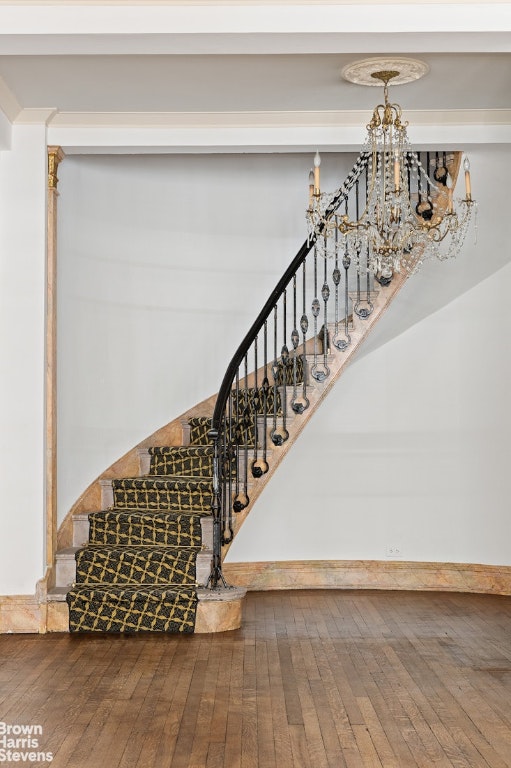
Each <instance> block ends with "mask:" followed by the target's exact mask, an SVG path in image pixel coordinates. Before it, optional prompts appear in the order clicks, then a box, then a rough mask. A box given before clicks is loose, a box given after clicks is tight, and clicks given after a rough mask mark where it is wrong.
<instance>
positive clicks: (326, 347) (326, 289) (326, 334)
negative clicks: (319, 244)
mask: <svg viewBox="0 0 511 768" xmlns="http://www.w3.org/2000/svg"><path fill="white" fill-rule="evenodd" d="M323 245H324V252H323V255H324V258H323V265H324V268H323V286H322V288H321V298H322V299H323V334H322V336H323V369H324V373H325V378H326V377H327V376H329V375H330V368H329V367H328V355H329V354H330V331H329V329H328V299H329V298H330V286H329V285H328V273H327V236H326V235H324V237H323Z"/></svg>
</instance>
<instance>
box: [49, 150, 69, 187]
mask: <svg viewBox="0 0 511 768" xmlns="http://www.w3.org/2000/svg"><path fill="white" fill-rule="evenodd" d="M64 157H65V155H64V150H63V149H62V147H48V189H57V185H58V183H59V180H58V177H57V171H58V167H59V163H60V162H61V161H62V160H63V159H64Z"/></svg>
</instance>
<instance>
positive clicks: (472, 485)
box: [229, 264, 511, 565]
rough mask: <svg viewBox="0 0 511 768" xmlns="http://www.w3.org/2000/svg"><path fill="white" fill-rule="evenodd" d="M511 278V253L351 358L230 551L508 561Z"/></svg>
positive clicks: (237, 555) (265, 556)
mask: <svg viewBox="0 0 511 768" xmlns="http://www.w3.org/2000/svg"><path fill="white" fill-rule="evenodd" d="M437 266H438V268H439V269H438V271H437V274H438V277H440V270H441V268H442V266H443V265H441V264H439V265H437ZM416 279H417V280H420V276H418V277H417V278H416ZM510 280H511V265H509V264H508V265H507V266H505V267H503V268H502V269H501V270H500V271H499V272H497V273H496V274H494V275H492V276H491V277H489V278H487V279H486V280H485V281H484V282H483V283H481V284H480V285H478V286H476V287H475V288H473V289H471V290H470V291H468V292H467V293H465V294H464V295H463V296H461V297H460V298H458V299H456V300H454V301H453V302H452V303H451V304H449V305H448V306H446V307H445V308H443V309H441V310H439V311H438V312H436V313H434V314H433V315H431V316H430V317H428V318H427V319H425V320H424V321H423V322H421V323H420V324H417V325H415V326H413V327H412V328H410V329H409V330H407V331H406V332H405V333H403V334H402V335H400V336H398V337H397V338H395V339H393V340H392V341H390V342H388V343H387V344H385V345H384V346H382V347H380V348H379V349H377V350H376V351H374V352H373V353H372V354H370V355H368V356H366V357H364V358H363V359H362V360H360V361H359V362H358V363H356V364H354V365H353V366H352V367H350V368H349V369H348V370H347V371H346V373H345V374H344V376H343V377H342V378H341V380H340V381H339V383H338V384H337V386H336V388H335V389H334V390H333V392H332V393H331V394H330V396H329V397H328V399H327V401H326V402H325V403H324V405H323V406H322V407H321V408H320V410H319V411H318V413H317V414H316V415H315V417H314V418H313V419H312V420H311V422H310V423H309V424H308V426H307V427H306V429H305V430H304V432H303V433H302V436H301V437H300V439H299V440H298V442H297V444H296V445H295V446H294V448H293V451H292V452H291V454H290V455H289V457H288V459H287V460H286V461H285V462H284V464H283V465H282V468H281V470H280V471H279V472H278V473H277V475H276V477H275V478H274V480H272V483H271V486H270V487H269V488H268V489H267V490H266V491H265V493H264V494H263V496H262V497H261V499H260V500H259V502H258V504H257V505H256V507H255V508H254V511H253V512H252V514H251V515H250V516H249V518H248V520H247V522H246V523H245V524H244V526H243V528H242V530H241V532H240V534H239V535H238V537H237V539H236V540H235V542H234V544H233V546H232V548H231V551H230V553H229V560H230V561H234V562H236V561H241V562H243V561H252V560H255V561H257V560H295V559H297V560H298V559H334V560H335V559H340V560H344V559H346V560H349V559H374V560H381V559H385V558H386V557H387V555H388V548H390V547H392V548H395V549H398V550H399V552H400V554H401V558H402V559H405V560H418V561H443V562H472V563H490V564H501V565H502V564H505V565H511V551H510V548H509V541H510V537H511V518H510V515H509V480H508V477H509V474H508V473H509V466H510V465H511V444H510V440H509V435H510V433H511V409H510V408H509V382H510V381H511V357H510V355H509V338H510V335H511V312H510V311H509V307H508V295H509V282H510ZM405 290H406V288H405ZM269 531H271V536H270V535H268V532H269Z"/></svg>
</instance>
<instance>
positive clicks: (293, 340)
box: [291, 274, 303, 413]
mask: <svg viewBox="0 0 511 768" xmlns="http://www.w3.org/2000/svg"><path fill="white" fill-rule="evenodd" d="M296 314H297V313H296V274H294V275H293V330H292V331H291V344H292V345H293V395H292V398H291V408H292V409H293V411H294V413H303V407H302V408H299V407H297V406H298V403H297V397H298V344H299V342H300V336H299V334H298V328H297V327H296Z"/></svg>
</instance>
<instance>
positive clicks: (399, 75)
mask: <svg viewBox="0 0 511 768" xmlns="http://www.w3.org/2000/svg"><path fill="white" fill-rule="evenodd" d="M374 72H395V73H396V75H395V76H394V77H393V78H392V85H403V84H404V83H411V82H413V81H414V80H419V78H421V77H424V75H426V74H427V73H428V72H429V65H428V64H426V62H424V61H419V59H408V58H403V57H380V56H377V57H374V56H373V57H372V58H370V59H361V60H359V61H354V62H352V63H351V64H348V65H347V66H345V67H344V68H343V69H342V70H341V75H342V77H343V78H344V79H345V80H349V82H350V83H355V84H356V85H371V86H380V88H381V82H378V80H375V78H374V76H373V73H374Z"/></svg>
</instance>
